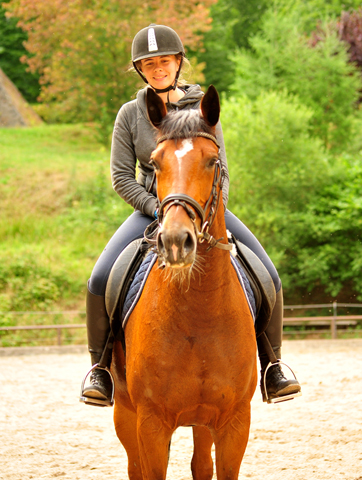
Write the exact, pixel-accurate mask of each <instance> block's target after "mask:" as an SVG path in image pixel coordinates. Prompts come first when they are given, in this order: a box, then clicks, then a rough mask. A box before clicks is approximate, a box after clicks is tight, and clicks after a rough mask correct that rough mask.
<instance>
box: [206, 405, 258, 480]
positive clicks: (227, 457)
mask: <svg viewBox="0 0 362 480" xmlns="http://www.w3.org/2000/svg"><path fill="white" fill-rule="evenodd" d="M249 429H250V403H249V404H248V405H245V406H244V408H242V409H241V410H239V412H238V413H237V415H236V416H235V417H233V418H232V419H231V420H230V422H228V423H227V424H226V425H224V426H223V427H222V428H220V429H219V430H217V431H214V432H213V437H214V441H215V459H216V476H217V480H237V478H238V475H239V470H240V465H241V461H242V459H243V456H244V453H245V450H246V446H247V443H248V438H249Z"/></svg>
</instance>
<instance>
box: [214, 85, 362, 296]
mask: <svg viewBox="0 0 362 480" xmlns="http://www.w3.org/2000/svg"><path fill="white" fill-rule="evenodd" d="M312 116H313V111H312V110H311V109H310V108H308V107H306V106H305V105H303V104H301V103H300V100H299V99H298V98H297V97H293V96H291V95H290V94H289V95H288V94H287V93H286V92H285V91H284V92H281V93H278V92H268V93H267V92H262V93H261V94H260V95H259V96H258V97H257V98H256V99H250V98H248V97H246V96H241V97H238V98H236V97H231V98H230V99H227V100H224V101H223V104H222V124H223V130H224V137H225V144H226V151H227V156H228V164H229V170H230V179H231V187H230V194H229V208H230V209H231V211H233V212H234V213H235V214H236V215H237V216H238V217H239V218H240V219H241V220H242V221H243V222H244V223H245V224H246V225H247V226H248V227H249V228H250V229H251V230H252V231H253V233H254V234H255V235H256V236H257V238H258V239H259V240H260V242H261V243H262V245H263V246H264V247H265V249H266V251H267V252H268V253H269V255H270V256H271V258H272V259H273V261H274V263H275V265H276V267H277V269H278V271H279V274H280V277H281V279H282V281H283V285H284V289H285V292H286V295H287V297H289V298H291V297H293V296H298V294H299V295H300V293H306V292H313V291H315V290H316V289H319V292H321V291H322V292H324V294H329V295H332V296H333V297H334V298H335V297H337V296H338V295H341V294H344V292H345V291H346V290H347V289H349V295H352V294H354V293H356V294H357V295H358V296H359V298H360V299H362V276H361V273H360V272H361V266H362V261H361V258H362V158H361V154H358V155H356V156H355V157H352V156H350V155H347V154H343V155H340V156H337V157H332V156H331V154H330V152H328V151H327V150H325V148H324V147H323V144H322V142H321V140H320V139H318V138H315V137H313V136H311V134H310V130H311V127H310V119H311V118H312ZM347 287H348V288H347ZM344 298H345V299H346V298H347V297H346V296H344Z"/></svg>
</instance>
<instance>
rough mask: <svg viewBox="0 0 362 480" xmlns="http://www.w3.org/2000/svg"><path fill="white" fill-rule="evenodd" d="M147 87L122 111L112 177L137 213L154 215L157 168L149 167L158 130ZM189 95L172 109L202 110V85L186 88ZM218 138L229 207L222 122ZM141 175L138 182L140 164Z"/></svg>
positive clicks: (116, 129)
mask: <svg viewBox="0 0 362 480" xmlns="http://www.w3.org/2000/svg"><path fill="white" fill-rule="evenodd" d="M147 88H150V87H146V88H143V89H142V90H140V91H139V92H138V94H137V98H136V100H132V101H131V102H128V103H125V104H124V105H123V106H122V107H121V109H120V110H119V112H118V115H117V118H116V122H115V125H114V130H113V137H112V150H111V176H112V184H113V188H114V190H115V191H116V192H117V193H118V195H119V196H120V197H122V198H123V200H125V201H126V202H127V203H129V204H130V205H131V206H132V207H133V208H134V209H135V210H139V211H140V212H142V213H144V214H146V215H149V216H150V217H153V216H154V212H155V210H156V208H157V199H156V196H155V190H154V191H153V192H152V193H148V192H147V190H148V188H149V186H150V184H151V181H152V176H153V168H152V167H151V165H150V164H149V161H150V157H151V153H152V152H153V150H154V149H155V148H156V135H157V130H156V128H155V127H154V126H153V125H152V124H151V122H150V121H149V119H148V114H147V108H146V91H147ZM182 88H183V89H184V90H185V92H186V93H185V96H184V97H182V98H181V99H180V100H179V101H178V102H177V103H171V107H170V108H172V109H177V110H178V109H183V108H186V109H190V108H199V106H200V100H201V98H202V96H203V92H202V90H201V88H200V86H199V85H186V86H184V87H182ZM216 137H217V140H218V142H219V144H220V159H221V163H222V165H223V166H224V167H225V171H226V177H225V182H224V185H223V200H224V207H225V208H226V204H227V200H228V192H229V173H228V169H227V162H226V154H225V146H224V139H223V134H222V129H221V125H220V122H219V123H218V125H217V126H216ZM137 160H138V168H139V172H140V173H139V175H138V178H137V180H136V163H137Z"/></svg>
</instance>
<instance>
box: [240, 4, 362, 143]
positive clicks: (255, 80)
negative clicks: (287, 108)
mask: <svg viewBox="0 0 362 480" xmlns="http://www.w3.org/2000/svg"><path fill="white" fill-rule="evenodd" d="M298 14H299V12H298V9H294V10H293V8H291V9H289V10H288V11H287V13H285V10H280V11H277V10H274V9H270V10H268V12H267V13H266V14H265V15H264V17H263V22H262V30H261V32H260V33H259V34H257V35H255V36H254V37H253V38H252V39H250V44H251V46H252V50H251V51H246V50H239V51H238V52H237V53H235V55H234V57H233V60H234V64H235V74H236V78H235V82H234V84H233V85H232V87H231V88H232V91H233V94H234V95H239V94H240V93H242V94H246V95H247V96H249V97H250V98H252V99H255V98H256V97H257V96H258V95H260V92H261V91H263V90H267V91H270V90H274V91H279V92H281V91H284V90H285V89H287V91H288V92H290V93H293V94H294V95H297V96H298V97H299V99H300V102H301V103H303V104H304V105H306V106H308V107H309V108H310V109H311V111H312V115H311V117H310V120H309V122H310V125H311V126H312V130H311V132H312V133H313V135H315V136H318V137H319V138H321V139H322V140H323V142H324V145H325V146H326V147H328V148H334V149H335V150H339V151H341V150H342V149H343V148H344V147H345V146H346V145H347V144H348V142H349V139H350V137H351V126H352V122H353V115H354V113H355V108H356V103H357V100H358V97H359V89H360V88H361V80H360V76H359V73H358V71H357V69H356V68H355V66H354V65H352V64H350V63H349V61H348V60H349V57H348V54H347V51H346V49H347V47H346V45H345V43H343V42H341V41H340V40H339V38H338V34H337V32H336V29H335V28H333V27H332V26H331V24H330V22H329V23H328V22H325V24H323V25H324V26H321V27H320V28H321V29H324V35H323V41H320V42H318V43H317V44H315V45H314V46H312V43H311V41H310V40H309V38H308V37H307V36H306V35H305V33H304V30H303V20H302V19H300V18H299V17H298Z"/></svg>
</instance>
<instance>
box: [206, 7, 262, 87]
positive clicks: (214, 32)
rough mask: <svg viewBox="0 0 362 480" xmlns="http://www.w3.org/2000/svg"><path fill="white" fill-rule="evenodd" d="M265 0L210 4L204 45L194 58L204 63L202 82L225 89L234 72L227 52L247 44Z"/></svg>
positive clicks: (258, 19) (231, 80)
mask: <svg viewBox="0 0 362 480" xmlns="http://www.w3.org/2000/svg"><path fill="white" fill-rule="evenodd" d="M267 5H268V2H267V1H266V0H253V1H250V0H218V2H217V3H215V4H214V5H212V6H211V9H210V15H211V17H212V24H211V29H210V30H209V31H208V32H206V33H205V34H204V48H203V49H202V50H201V51H199V52H198V53H197V59H198V61H199V62H200V63H203V64H204V65H205V67H204V71H203V73H204V76H205V85H210V84H213V85H215V87H216V88H217V89H218V91H219V92H226V93H228V90H229V86H230V85H231V84H232V83H233V80H234V76H235V68H234V63H233V61H232V60H231V58H230V57H231V54H232V53H233V52H234V51H235V49H237V48H250V45H249V38H250V37H251V36H252V35H255V34H256V33H257V32H258V31H259V28H260V23H261V17H262V14H263V12H264V11H265V10H266V8H267Z"/></svg>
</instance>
